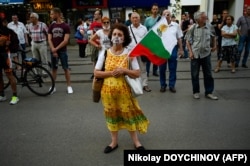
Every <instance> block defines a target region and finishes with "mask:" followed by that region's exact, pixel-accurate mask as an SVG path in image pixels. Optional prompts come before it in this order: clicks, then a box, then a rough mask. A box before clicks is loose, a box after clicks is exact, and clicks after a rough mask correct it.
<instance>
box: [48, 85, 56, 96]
mask: <svg viewBox="0 0 250 166" xmlns="http://www.w3.org/2000/svg"><path fill="white" fill-rule="evenodd" d="M50 90H51V87H50V88H49V91H50ZM55 92H56V87H54V89H53V91H52V92H50V94H51V95H52V94H54V93H55Z"/></svg>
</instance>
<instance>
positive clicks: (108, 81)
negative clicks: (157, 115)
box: [94, 24, 149, 153]
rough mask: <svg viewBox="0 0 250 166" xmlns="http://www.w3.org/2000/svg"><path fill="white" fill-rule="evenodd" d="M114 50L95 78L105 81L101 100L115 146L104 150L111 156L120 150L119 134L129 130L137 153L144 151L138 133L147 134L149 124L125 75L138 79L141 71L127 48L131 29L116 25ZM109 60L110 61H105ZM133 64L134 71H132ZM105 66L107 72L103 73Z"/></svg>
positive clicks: (100, 60)
mask: <svg viewBox="0 0 250 166" xmlns="http://www.w3.org/2000/svg"><path fill="white" fill-rule="evenodd" d="M109 38H110V41H111V43H112V47H111V48H110V49H108V50H107V53H106V56H105V55H104V54H105V51H103V52H100V54H99V57H98V61H97V64H96V66H95V70H94V75H95V77H96V78H104V83H103V87H102V90H101V99H102V103H103V106H104V115H105V118H106V124H107V127H108V129H109V131H110V133H111V143H110V144H109V145H108V146H107V147H106V148H105V149H104V153H109V152H111V151H113V150H115V149H116V148H117V147H118V131H119V130H121V129H127V130H128V131H129V133H130V136H131V138H132V140H133V143H134V146H135V148H136V149H137V150H144V147H143V146H142V144H141V143H140V141H139V139H138V136H137V132H136V131H139V133H146V132H147V128H148V124H149V121H148V120H147V118H146V117H145V116H144V114H143V112H142V110H141V108H140V106H139V104H138V102H137V100H136V99H135V98H134V97H133V96H132V94H131V91H130V87H129V85H128V84H127V83H126V81H125V78H124V75H128V76H129V77H132V78H136V77H139V76H140V69H139V65H138V62H137V59H136V58H129V60H128V56H127V55H128V50H127V48H126V46H128V44H129V43H130V42H131V38H130V35H129V31H128V28H127V27H126V26H125V25H123V24H115V25H114V26H113V27H112V29H111V31H110V34H109ZM105 57H106V58H105ZM129 61H130V64H131V67H132V69H129V68H128V63H129ZM104 63H105V71H101V69H102V66H103V65H104Z"/></svg>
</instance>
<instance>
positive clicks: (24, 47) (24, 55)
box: [20, 44, 26, 60]
mask: <svg viewBox="0 0 250 166" xmlns="http://www.w3.org/2000/svg"><path fill="white" fill-rule="evenodd" d="M20 45H21V47H22V49H23V50H25V49H26V44H20ZM21 55H22V60H24V59H25V58H26V53H25V51H24V52H22V53H21Z"/></svg>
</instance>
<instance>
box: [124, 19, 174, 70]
mask: <svg viewBox="0 0 250 166" xmlns="http://www.w3.org/2000/svg"><path fill="white" fill-rule="evenodd" d="M176 44H177V39H176V35H175V34H174V35H173V33H171V29H169V25H168V22H167V20H166V18H165V17H162V18H161V19H160V20H159V21H158V22H157V23H156V24H155V25H154V26H153V27H152V29H151V30H150V31H149V32H148V33H147V34H146V35H145V36H144V38H142V40H141V41H140V42H139V43H138V44H137V45H136V46H135V47H134V48H133V49H132V50H131V52H130V53H129V56H131V57H136V56H141V55H144V56H146V57H147V58H148V59H149V60H150V61H151V62H152V63H153V64H155V65H161V64H163V63H164V62H166V61H167V59H169V58H170V56H171V53H172V50H173V48H174V47H175V46H176Z"/></svg>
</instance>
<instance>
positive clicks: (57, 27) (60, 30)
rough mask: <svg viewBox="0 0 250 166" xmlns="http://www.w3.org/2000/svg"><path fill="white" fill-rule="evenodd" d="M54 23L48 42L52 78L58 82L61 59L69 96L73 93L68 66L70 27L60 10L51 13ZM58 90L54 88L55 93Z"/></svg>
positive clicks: (50, 29)
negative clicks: (57, 76)
mask: <svg viewBox="0 0 250 166" xmlns="http://www.w3.org/2000/svg"><path fill="white" fill-rule="evenodd" d="M50 17H51V18H52V20H53V23H52V24H51V25H50V27H49V30H48V42H49V47H50V51H51V64H52V76H53V78H54V80H56V75H57V68H58V61H59V59H60V61H61V64H62V68H63V69H64V74H65V78H66V82H67V92H68V94H72V93H73V89H72V87H71V82H70V71H69V66H68V54H67V44H68V42H69V37H70V27H69V25H68V24H66V23H65V22H64V21H63V19H62V12H61V10H60V9H59V8H53V9H52V10H51V11H50ZM55 91H56V89H55V88H54V91H53V92H52V93H54V92H55Z"/></svg>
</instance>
